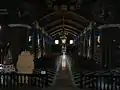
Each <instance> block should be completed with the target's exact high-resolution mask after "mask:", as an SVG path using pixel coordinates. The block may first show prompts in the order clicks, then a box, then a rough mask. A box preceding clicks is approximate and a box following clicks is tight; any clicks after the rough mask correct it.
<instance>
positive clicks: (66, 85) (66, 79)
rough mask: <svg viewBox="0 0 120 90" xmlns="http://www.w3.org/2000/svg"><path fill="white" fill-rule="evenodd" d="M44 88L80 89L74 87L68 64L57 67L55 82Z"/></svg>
mask: <svg viewBox="0 0 120 90" xmlns="http://www.w3.org/2000/svg"><path fill="white" fill-rule="evenodd" d="M66 65H68V64H66ZM60 66H62V65H60ZM45 90H80V89H76V88H75V87H74V85H73V83H72V79H71V75H70V72H69V69H68V66H66V67H64V68H62V67H60V68H59V71H58V73H57V76H56V80H55V84H54V85H53V86H52V87H50V88H47V89H45Z"/></svg>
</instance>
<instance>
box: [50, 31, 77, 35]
mask: <svg viewBox="0 0 120 90" xmlns="http://www.w3.org/2000/svg"><path fill="white" fill-rule="evenodd" d="M59 32H60V31H58V33H59ZM65 32H67V33H68V34H70V35H72V36H74V37H76V34H74V33H71V32H70V31H66V30H65ZM58 33H55V34H53V35H52V36H51V37H54V36H56V35H57V34H58Z"/></svg>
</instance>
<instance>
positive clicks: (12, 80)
mask: <svg viewBox="0 0 120 90" xmlns="http://www.w3.org/2000/svg"><path fill="white" fill-rule="evenodd" d="M48 81H49V75H48V74H20V73H19V74H16V73H13V74H10V73H6V74H0V89H2V90H4V89H5V90H6V89H10V88H12V90H14V89H15V88H39V89H40V88H45V87H48Z"/></svg>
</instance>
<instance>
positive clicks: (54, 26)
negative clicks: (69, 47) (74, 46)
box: [0, 0, 120, 37]
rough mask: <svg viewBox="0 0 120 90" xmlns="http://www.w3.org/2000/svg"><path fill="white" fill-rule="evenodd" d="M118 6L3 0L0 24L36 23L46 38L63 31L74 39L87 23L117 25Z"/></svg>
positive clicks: (93, 1) (77, 0)
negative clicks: (6, 11)
mask: <svg viewBox="0 0 120 90" xmlns="http://www.w3.org/2000/svg"><path fill="white" fill-rule="evenodd" d="M6 2H8V3H6ZM118 6H119V0H116V1H115V0H7V1H6V0H4V2H1V3H0V8H7V10H8V16H7V15H1V14H0V22H1V23H2V22H7V23H11V22H12V23H27V24H31V23H32V22H34V21H36V20H37V21H38V22H39V25H40V26H41V27H43V28H44V29H45V31H46V32H48V34H50V35H52V34H53V36H57V35H58V34H56V33H60V32H61V31H62V28H63V27H64V28H65V30H66V32H67V33H69V35H70V36H73V37H74V36H75V35H78V34H79V33H81V32H82V31H83V29H84V28H85V27H86V25H87V24H88V23H89V22H90V21H96V22H99V23H108V22H109V23H114V22H116V23H118V22H119V21H120V20H119V19H118V18H117V16H119V15H120V14H119V13H116V12H119V10H120V8H118ZM66 7H67V8H66ZM63 9H65V10H63ZM101 11H104V14H105V15H103V16H104V20H103V18H102V19H101V17H100V15H101V16H102V13H101ZM63 17H64V25H63Z"/></svg>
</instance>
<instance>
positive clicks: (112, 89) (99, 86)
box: [73, 72, 120, 90]
mask: <svg viewBox="0 0 120 90" xmlns="http://www.w3.org/2000/svg"><path fill="white" fill-rule="evenodd" d="M73 76H74V82H75V84H76V85H78V87H80V88H81V89H89V88H91V89H92V90H120V74H113V73H107V74H97V73H96V74H95V72H90V73H85V74H82V73H74V75H73Z"/></svg>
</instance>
